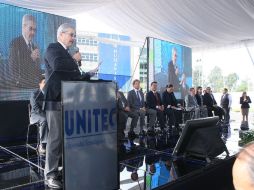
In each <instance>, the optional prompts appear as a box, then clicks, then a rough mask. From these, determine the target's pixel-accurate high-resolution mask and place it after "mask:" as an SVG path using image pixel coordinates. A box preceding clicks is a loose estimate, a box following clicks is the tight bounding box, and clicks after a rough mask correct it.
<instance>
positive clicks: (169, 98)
mask: <svg viewBox="0 0 254 190" xmlns="http://www.w3.org/2000/svg"><path fill="white" fill-rule="evenodd" d="M162 102H163V104H164V107H165V109H166V108H167V107H168V105H170V106H175V107H177V100H176V97H175V95H174V92H171V93H168V92H167V91H166V90H165V91H164V92H163V94H162Z"/></svg>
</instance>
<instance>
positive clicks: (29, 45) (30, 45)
mask: <svg viewBox="0 0 254 190" xmlns="http://www.w3.org/2000/svg"><path fill="white" fill-rule="evenodd" d="M28 49H29V50H31V51H33V49H32V44H31V42H28Z"/></svg>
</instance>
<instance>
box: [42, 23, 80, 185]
mask: <svg viewBox="0 0 254 190" xmlns="http://www.w3.org/2000/svg"><path fill="white" fill-rule="evenodd" d="M75 37H76V34H75V29H74V27H73V26H72V25H70V24H67V23H65V24H62V25H61V26H59V28H58V30H57V41H58V42H57V43H52V44H49V46H48V48H47V50H46V53H45V59H44V61H45V66H46V70H45V71H46V75H45V76H46V81H47V82H46V85H45V90H44V93H45V109H46V118H47V121H48V127H49V134H48V143H47V148H46V160H45V171H44V175H45V178H46V183H47V184H48V186H49V187H50V188H61V187H62V184H61V182H60V181H59V180H58V179H57V177H58V166H59V161H60V158H61V155H62V144H61V143H62V142H61V140H62V139H61V136H62V130H63V127H62V118H61V81H62V80H71V79H73V78H79V77H80V72H79V68H78V65H77V64H76V62H75V60H74V59H73V58H72V57H71V55H70V54H69V53H68V50H67V49H68V48H69V47H70V46H71V45H72V44H73V42H74V41H75ZM80 60H81V57H80Z"/></svg>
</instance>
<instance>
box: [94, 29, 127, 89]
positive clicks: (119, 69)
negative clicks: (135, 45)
mask: <svg viewBox="0 0 254 190" xmlns="http://www.w3.org/2000/svg"><path fill="white" fill-rule="evenodd" d="M98 37H100V38H109V39H114V40H118V41H129V40H130V38H129V37H128V36H122V35H114V34H104V33H99V34H98ZM130 57H131V56H130V47H129V46H124V45H112V44H106V43H102V42H100V43H99V59H100V61H102V62H103V63H102V64H101V66H100V71H99V75H98V77H99V78H100V79H105V80H108V79H111V80H116V81H117V83H118V85H119V87H120V88H121V87H123V86H124V85H125V84H126V83H127V81H128V80H129V79H130V76H131V63H130Z"/></svg>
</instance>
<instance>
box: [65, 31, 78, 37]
mask: <svg viewBox="0 0 254 190" xmlns="http://www.w3.org/2000/svg"><path fill="white" fill-rule="evenodd" d="M63 33H65V34H68V35H69V36H70V37H72V38H76V34H74V33H69V32H63Z"/></svg>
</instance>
